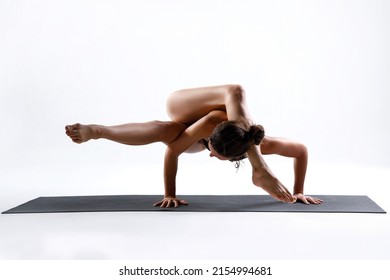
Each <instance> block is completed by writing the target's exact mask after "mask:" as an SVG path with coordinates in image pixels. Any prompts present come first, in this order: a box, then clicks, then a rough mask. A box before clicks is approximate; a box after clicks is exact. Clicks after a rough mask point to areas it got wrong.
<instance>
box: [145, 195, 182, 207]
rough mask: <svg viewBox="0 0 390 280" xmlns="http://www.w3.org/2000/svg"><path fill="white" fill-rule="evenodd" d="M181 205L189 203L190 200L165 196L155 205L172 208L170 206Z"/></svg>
mask: <svg viewBox="0 0 390 280" xmlns="http://www.w3.org/2000/svg"><path fill="white" fill-rule="evenodd" d="M181 205H188V202H187V201H185V200H182V199H178V198H176V197H170V196H168V197H164V199H163V200H160V201H159V202H156V203H155V204H154V205H153V206H154V207H161V208H170V207H175V208H177V207H179V206H181Z"/></svg>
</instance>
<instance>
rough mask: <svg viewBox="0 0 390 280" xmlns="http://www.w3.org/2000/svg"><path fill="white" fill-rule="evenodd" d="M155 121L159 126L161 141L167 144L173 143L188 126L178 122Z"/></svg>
mask: <svg viewBox="0 0 390 280" xmlns="http://www.w3.org/2000/svg"><path fill="white" fill-rule="evenodd" d="M154 122H155V124H156V125H157V126H158V127H159V130H158V131H159V132H160V133H159V141H160V142H163V143H165V144H169V143H171V142H172V141H173V140H175V139H176V138H177V137H178V136H179V135H180V134H181V133H182V132H183V131H184V130H185V129H186V128H187V126H185V125H184V124H182V123H178V122H169V121H168V122H162V121H154Z"/></svg>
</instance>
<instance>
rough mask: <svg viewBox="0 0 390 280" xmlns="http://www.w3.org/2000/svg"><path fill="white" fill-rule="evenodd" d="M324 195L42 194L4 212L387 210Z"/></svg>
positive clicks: (366, 202) (347, 197)
mask: <svg viewBox="0 0 390 280" xmlns="http://www.w3.org/2000/svg"><path fill="white" fill-rule="evenodd" d="M313 196H314V197H317V198H320V199H323V200H324V202H323V203H322V204H320V205H305V204H303V203H295V204H288V203H283V202H280V201H277V200H275V199H274V198H272V197H271V196H269V195H182V196H178V197H179V198H181V199H185V200H187V201H188V203H189V204H190V205H188V206H180V207H178V208H159V207H153V204H154V203H155V202H157V201H159V200H161V199H162V198H163V196H162V195H108V196H58V197H39V198H36V199H34V200H31V201H29V202H26V203H24V204H22V205H20V206H17V207H15V208H12V209H10V210H8V211H5V212H3V213H2V214H13V213H58V212H112V211H176V212H320V213H386V212H385V211H384V210H383V209H382V208H380V207H379V206H378V205H377V204H376V203H375V202H374V201H372V200H371V199H370V198H368V197H367V196H351V195H313Z"/></svg>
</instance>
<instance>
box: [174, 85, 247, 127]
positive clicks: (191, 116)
mask: <svg viewBox="0 0 390 280" xmlns="http://www.w3.org/2000/svg"><path fill="white" fill-rule="evenodd" d="M238 105H240V106H238ZM235 107H240V108H244V109H243V110H245V112H241V113H242V114H243V117H245V116H246V115H247V112H246V104H245V96H244V92H243V90H242V88H241V87H240V86H239V85H222V86H213V87H202V88H193V89H183V90H179V91H175V92H173V93H172V94H171V95H170V96H169V97H168V100H167V113H168V115H169V117H170V118H171V119H172V120H173V121H175V122H180V123H183V124H186V125H191V124H193V123H195V122H196V121H197V120H199V119H201V118H202V117H204V116H206V115H207V114H208V113H210V112H211V111H214V110H219V111H226V112H227V114H228V116H229V114H230V113H231V112H234V110H235ZM230 115H232V114H230Z"/></svg>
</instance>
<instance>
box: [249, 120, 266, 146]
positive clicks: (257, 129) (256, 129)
mask: <svg viewBox="0 0 390 280" xmlns="http://www.w3.org/2000/svg"><path fill="white" fill-rule="evenodd" d="M247 137H248V139H249V140H250V141H253V143H254V144H255V145H259V144H260V142H261V140H263V138H264V128H263V127H262V126H261V125H251V126H250V127H249V130H248V132H247Z"/></svg>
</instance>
